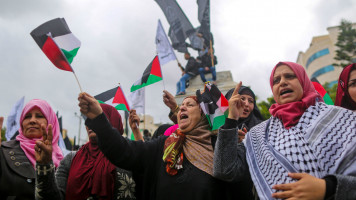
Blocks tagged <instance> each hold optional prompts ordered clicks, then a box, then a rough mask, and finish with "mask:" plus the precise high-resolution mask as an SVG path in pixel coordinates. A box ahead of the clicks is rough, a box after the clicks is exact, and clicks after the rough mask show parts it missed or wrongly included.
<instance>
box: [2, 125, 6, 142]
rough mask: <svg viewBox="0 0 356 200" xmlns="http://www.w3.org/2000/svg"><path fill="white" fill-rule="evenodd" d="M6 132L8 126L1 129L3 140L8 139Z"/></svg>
mask: <svg viewBox="0 0 356 200" xmlns="http://www.w3.org/2000/svg"><path fill="white" fill-rule="evenodd" d="M5 133H6V127H4V128H2V129H1V141H6V138H5Z"/></svg>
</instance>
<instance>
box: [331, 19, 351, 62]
mask: <svg viewBox="0 0 356 200" xmlns="http://www.w3.org/2000/svg"><path fill="white" fill-rule="evenodd" d="M339 30H340V32H339V35H338V37H337V42H336V44H335V46H337V47H338V50H336V56H335V57H334V59H335V60H337V61H339V62H338V63H333V65H334V66H338V67H346V66H347V65H349V64H351V63H353V62H355V56H356V29H353V28H352V23H351V22H349V21H347V20H345V19H342V20H341V24H340V26H339Z"/></svg>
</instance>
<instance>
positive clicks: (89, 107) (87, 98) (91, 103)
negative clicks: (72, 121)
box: [78, 92, 103, 119]
mask: <svg viewBox="0 0 356 200" xmlns="http://www.w3.org/2000/svg"><path fill="white" fill-rule="evenodd" d="M78 101H79V104H78V105H79V107H80V112H81V113H83V114H84V115H85V116H87V117H88V118H89V119H94V118H96V117H97V116H98V115H100V114H101V113H103V109H101V107H100V104H99V102H98V101H97V100H96V99H95V98H94V97H92V96H91V95H90V94H88V93H86V92H82V93H80V94H79V97H78Z"/></svg>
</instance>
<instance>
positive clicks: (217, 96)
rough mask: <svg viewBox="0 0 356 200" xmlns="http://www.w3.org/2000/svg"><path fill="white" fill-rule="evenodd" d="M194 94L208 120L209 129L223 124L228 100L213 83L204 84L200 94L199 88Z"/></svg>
mask: <svg viewBox="0 0 356 200" xmlns="http://www.w3.org/2000/svg"><path fill="white" fill-rule="evenodd" d="M196 95H197V97H198V101H199V102H200V107H201V108H202V109H203V112H204V113H205V115H206V117H207V118H208V120H209V124H210V127H211V130H216V129H219V128H220V127H221V126H222V125H224V123H225V119H226V116H227V114H228V108H229V102H228V100H227V99H226V98H225V96H224V95H223V94H222V93H221V92H220V90H219V89H218V88H217V87H216V86H215V85H211V84H210V83H207V84H206V85H205V87H204V92H203V93H202V94H201V93H200V90H197V92H196Z"/></svg>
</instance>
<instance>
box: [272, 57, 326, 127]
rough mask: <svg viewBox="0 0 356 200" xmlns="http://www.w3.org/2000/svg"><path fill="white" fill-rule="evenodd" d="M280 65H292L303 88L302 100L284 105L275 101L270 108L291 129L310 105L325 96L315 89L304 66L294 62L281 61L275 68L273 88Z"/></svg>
mask: <svg viewBox="0 0 356 200" xmlns="http://www.w3.org/2000/svg"><path fill="white" fill-rule="evenodd" d="M280 65H287V66H288V67H290V68H291V69H292V70H293V72H294V73H295V75H296V76H297V78H298V80H299V82H300V85H301V86H302V88H303V97H302V99H301V100H300V101H295V102H290V103H286V104H283V105H279V104H278V103H275V104H273V105H272V106H271V107H270V109H269V112H270V113H271V114H272V115H273V116H274V117H277V118H279V119H280V120H282V123H283V125H284V127H285V128H286V129H289V128H291V127H292V126H294V125H296V124H297V123H298V121H299V119H300V117H301V116H302V115H303V113H304V111H305V110H306V109H308V108H309V106H313V105H315V102H316V101H323V98H322V97H321V96H320V95H319V93H318V92H317V91H316V90H315V88H314V86H313V84H312V82H311V81H310V79H309V77H308V75H307V73H306V72H305V70H304V68H303V67H302V66H301V65H299V64H297V63H293V62H279V63H278V64H277V65H276V66H275V67H274V68H273V70H272V73H271V76H270V79H269V82H270V85H271V89H272V90H273V76H274V72H275V71H276V68H277V67H278V66H280Z"/></svg>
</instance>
